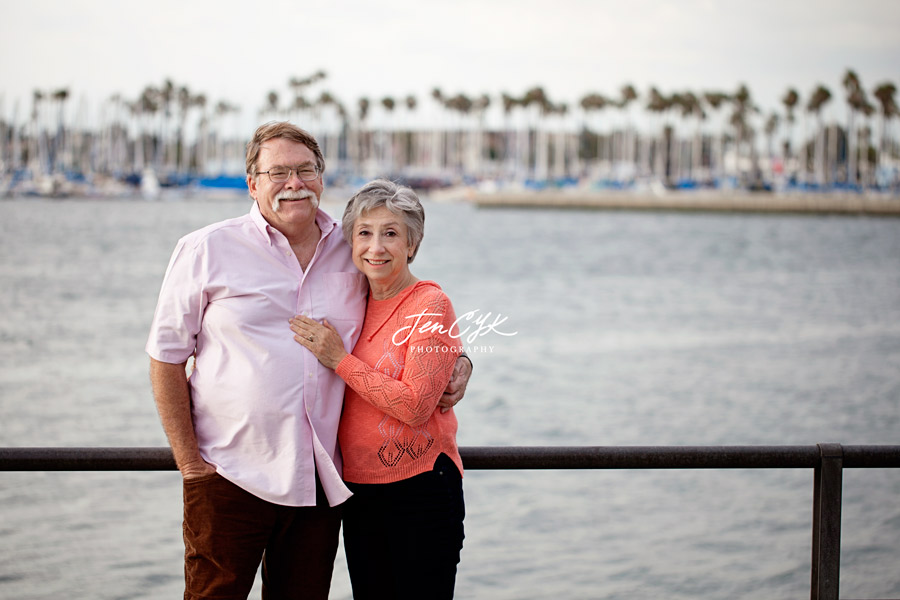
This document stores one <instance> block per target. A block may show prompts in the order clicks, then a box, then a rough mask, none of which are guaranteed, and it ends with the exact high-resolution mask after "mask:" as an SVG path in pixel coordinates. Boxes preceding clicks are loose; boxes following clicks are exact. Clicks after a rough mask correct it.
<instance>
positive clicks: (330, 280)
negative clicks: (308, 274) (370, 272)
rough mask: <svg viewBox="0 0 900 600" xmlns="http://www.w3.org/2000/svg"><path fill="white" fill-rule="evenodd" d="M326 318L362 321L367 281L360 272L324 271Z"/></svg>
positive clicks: (364, 310) (364, 311)
mask: <svg viewBox="0 0 900 600" xmlns="http://www.w3.org/2000/svg"><path fill="white" fill-rule="evenodd" d="M323 282H324V283H325V289H326V290H327V292H326V297H327V298H328V299H329V302H328V304H327V306H326V307H325V314H326V315H327V318H331V319H344V320H351V321H358V322H360V323H362V320H363V317H364V316H365V313H366V296H367V295H368V286H369V283H368V282H367V281H366V276H365V275H363V274H362V273H325V276H324V277H323Z"/></svg>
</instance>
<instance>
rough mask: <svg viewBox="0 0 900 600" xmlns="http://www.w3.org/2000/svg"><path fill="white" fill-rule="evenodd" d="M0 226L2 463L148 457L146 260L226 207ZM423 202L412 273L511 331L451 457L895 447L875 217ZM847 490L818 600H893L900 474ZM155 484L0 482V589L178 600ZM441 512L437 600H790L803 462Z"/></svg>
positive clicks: (850, 476) (341, 575)
mask: <svg viewBox="0 0 900 600" xmlns="http://www.w3.org/2000/svg"><path fill="white" fill-rule="evenodd" d="M0 208H2V210H3V213H4V216H3V220H2V223H0V230H2V237H0V257H2V260H0V281H2V289H0V446H161V445H164V444H165V437H164V435H163V433H162V430H161V428H160V426H159V421H158V418H157V416H156V412H155V408H154V406H153V401H152V398H151V395H150V390H149V384H148V380H147V357H146V356H145V354H144V352H143V345H144V342H145V339H146V335H147V330H148V327H149V322H150V318H151V315H152V312H153V308H154V305H155V301H156V294H157V292H158V289H159V285H160V282H161V278H162V275H163V272H164V270H165V267H166V263H167V261H168V258H169V254H170V253H171V250H172V248H173V246H174V244H175V241H176V240H177V238H178V237H180V236H181V235H183V234H184V233H186V232H188V231H190V230H193V229H195V228H197V227H200V226H203V225H205V224H208V223H211V222H213V221H217V220H220V219H223V218H227V217H231V216H236V215H239V214H242V213H244V212H246V210H247V209H248V202H247V200H245V199H243V198H242V199H234V200H217V201H204V200H197V199H188V200H184V201H172V202H157V203H148V202H142V201H118V202H116V201H98V200H66V201H46V200H11V201H4V202H2V203H0ZM325 208H326V209H328V210H329V211H330V212H331V213H332V214H337V213H338V212H339V211H340V209H341V207H340V206H339V205H338V204H331V205H326V206H325ZM426 211H427V221H426V236H425V241H424V243H423V248H422V251H421V252H420V253H419V255H418V257H417V259H416V262H415V263H414V264H413V272H414V273H415V274H416V275H418V276H419V277H422V278H430V279H435V280H437V281H438V282H440V283H441V284H442V285H443V287H444V288H445V289H446V290H447V292H448V293H449V294H450V297H451V298H452V299H453V300H454V305H455V307H456V310H457V313H458V314H462V313H463V312H466V311H469V310H471V311H477V312H478V314H480V315H485V314H486V313H491V317H490V321H493V319H494V318H495V317H496V316H497V315H501V318H502V317H506V319H507V320H506V321H505V322H504V323H503V324H502V325H499V326H498V330H500V331H503V332H506V333H512V332H516V334H515V335H507V336H503V335H500V334H499V333H496V332H493V333H486V334H485V335H484V336H482V337H479V338H478V339H476V340H473V342H472V343H471V344H470V353H471V354H472V356H473V359H474V361H475V373H474V376H473V379H472V381H471V383H470V388H469V392H468V395H467V396H466V399H465V400H464V402H463V404H462V405H461V407H460V408H459V410H458V415H459V419H460V435H459V442H460V444H461V445H463V446H491V445H680V444H686V445H714V444H814V443H817V442H829V441H835V442H840V443H844V444H897V443H900V435H898V434H900V220H896V219H871V218H855V217H828V216H764V215H725V214H721V215H716V214H656V213H630V212H581V211H571V212H553V211H539V210H535V211H528V210H522V211H518V210H479V209H476V208H474V207H471V206H467V205H453V204H437V203H428V204H427V205H426ZM844 480H845V483H844V511H843V552H842V558H841V565H842V571H841V596H842V597H897V596H900V575H898V573H900V570H898V569H897V568H896V567H897V565H898V564H900V505H898V503H897V497H898V495H900V472H897V471H896V470H880V469H879V470H862V469H857V470H853V469H848V470H847V471H846V472H845V475H844ZM179 481H180V480H179V476H178V474H177V473H174V472H172V473H166V472H162V473H155V472H149V473H138V472H121V473H0V598H16V599H18V600H24V599H50V598H60V597H66V598H85V599H92V600H94V599H117V598H122V599H125V598H128V599H132V598H146V599H156V598H176V597H180V594H181V590H182V587H181V586H182V584H181V552H182V547H181V539H180V535H181V532H180V519H181V506H180V502H181V497H180V495H181V494H180V483H179ZM465 493H466V500H467V509H468V516H467V519H466V527H467V538H466V544H465V548H464V550H463V560H462V564H461V567H460V573H459V578H458V593H457V597H458V598H462V599H465V598H477V599H481V598H491V599H494V598H497V599H509V600H513V599H515V600H524V599H531V598H533V599H543V598H547V597H558V598H566V599H570V598H574V599H588V598H609V599H616V598H633V597H636V596H641V597H666V598H674V599H685V600H687V599H693V598H729V599H734V598H739V599H743V598H746V599H755V598H767V599H768V598H802V597H806V596H807V595H808V593H809V564H810V553H811V550H810V531H811V519H812V515H811V511H812V473H811V472H810V471H807V470H798V471H788V470H784V471H776V470H770V471H740V470H712V471H573V472H566V471H563V472H544V471H539V472H534V471H511V472H503V471H471V472H469V473H467V475H466V480H465ZM335 571H336V575H335V581H334V585H333V593H332V597H333V598H337V599H346V598H349V597H350V593H349V583H348V580H347V577H346V565H345V563H344V561H343V558H342V557H340V556H339V558H338V562H337V565H336V569H335ZM254 596H255V597H258V593H256V592H255V593H254Z"/></svg>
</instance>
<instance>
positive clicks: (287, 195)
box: [272, 190, 319, 212]
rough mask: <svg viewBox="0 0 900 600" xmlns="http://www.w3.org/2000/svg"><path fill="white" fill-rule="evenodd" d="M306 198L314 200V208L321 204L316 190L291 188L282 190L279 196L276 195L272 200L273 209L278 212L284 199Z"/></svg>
mask: <svg viewBox="0 0 900 600" xmlns="http://www.w3.org/2000/svg"><path fill="white" fill-rule="evenodd" d="M306 198H309V199H311V200H312V205H313V207H314V208H316V207H318V206H319V197H318V196H316V194H315V193H314V192H311V191H310V190H297V191H293V190H290V191H283V192H280V193H279V194H278V195H277V196H275V199H274V200H273V201H272V210H273V211H275V212H278V209H279V207H280V206H281V201H282V200H304V199H306Z"/></svg>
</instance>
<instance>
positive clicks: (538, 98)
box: [523, 86, 553, 181]
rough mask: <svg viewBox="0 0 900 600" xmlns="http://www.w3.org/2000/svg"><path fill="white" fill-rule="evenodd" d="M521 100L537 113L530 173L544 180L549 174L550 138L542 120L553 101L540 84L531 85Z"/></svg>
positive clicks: (549, 110)
mask: <svg viewBox="0 0 900 600" xmlns="http://www.w3.org/2000/svg"><path fill="white" fill-rule="evenodd" d="M523 101H524V105H525V106H526V107H528V108H530V107H532V106H534V107H535V109H532V111H531V112H532V113H534V114H536V115H537V118H536V120H535V123H534V131H535V142H534V163H533V164H534V168H533V171H532V173H533V174H534V179H536V180H538V181H544V180H546V179H547V176H548V174H549V166H548V163H549V160H550V140H549V138H548V136H547V131H546V129H545V127H544V126H543V123H542V121H543V120H544V117H545V116H546V115H548V114H549V113H550V112H551V111H552V109H553V103H552V102H550V99H549V98H548V97H547V93H546V92H545V91H544V88H542V87H540V86H537V87H533V88H531V89H530V90H528V91H527V92H525V97H524V98H523ZM529 129H530V127H529Z"/></svg>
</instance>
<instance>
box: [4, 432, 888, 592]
mask: <svg viewBox="0 0 900 600" xmlns="http://www.w3.org/2000/svg"><path fill="white" fill-rule="evenodd" d="M460 455H461V456H462V459H463V464H464V466H465V468H466V469H467V470H485V469H814V474H815V475H814V483H813V485H814V492H813V526H812V565H811V567H812V568H811V578H810V598H811V600H838V592H839V583H840V568H841V564H840V557H841V493H842V487H843V469H845V468H863V469H866V468H890V469H896V468H900V446H842V445H841V444H817V445H815V446H591V447H569V446H550V447H547V446H535V447H530V446H512V447H495V446H469V447H463V448H460ZM175 468H176V467H175V460H174V458H173V457H172V452H171V450H170V449H169V448H0V471H165V470H174V469H175Z"/></svg>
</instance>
